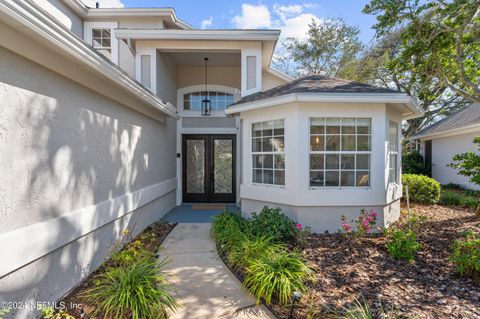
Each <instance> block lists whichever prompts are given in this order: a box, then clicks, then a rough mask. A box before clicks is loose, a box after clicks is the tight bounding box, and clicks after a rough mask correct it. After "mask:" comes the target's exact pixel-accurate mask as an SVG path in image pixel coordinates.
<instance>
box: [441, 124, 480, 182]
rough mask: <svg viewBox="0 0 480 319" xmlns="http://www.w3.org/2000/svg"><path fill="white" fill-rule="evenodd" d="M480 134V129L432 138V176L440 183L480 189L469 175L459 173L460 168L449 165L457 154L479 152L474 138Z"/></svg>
mask: <svg viewBox="0 0 480 319" xmlns="http://www.w3.org/2000/svg"><path fill="white" fill-rule="evenodd" d="M476 136H480V130H479V131H477V132H473V133H466V134H459V135H453V136H444V137H438V138H433V139H432V177H433V178H435V179H436V180H437V181H439V182H440V184H448V183H454V184H459V185H461V186H463V187H465V188H469V189H476V190H480V187H479V186H478V185H475V184H473V183H471V182H470V181H469V179H468V177H465V176H462V175H459V174H458V170H456V169H454V168H451V167H448V166H447V165H448V164H450V163H452V158H453V156H454V155H456V154H460V153H465V152H467V151H474V152H477V153H478V151H477V149H476V147H475V144H473V139H474V138H475V137H476Z"/></svg>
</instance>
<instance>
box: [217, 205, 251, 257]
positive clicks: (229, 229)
mask: <svg viewBox="0 0 480 319" xmlns="http://www.w3.org/2000/svg"><path fill="white" fill-rule="evenodd" d="M249 232H250V223H249V221H248V220H246V219H245V218H243V217H242V216H240V214H237V213H232V212H229V211H225V212H223V213H222V214H220V215H217V216H215V217H214V219H213V223H212V227H211V229H210V233H211V235H212V237H213V239H214V240H215V241H216V242H217V244H219V248H220V250H223V251H224V250H227V251H228V250H230V248H231V247H233V246H234V245H236V244H238V243H239V242H240V241H241V240H244V239H245V237H246V235H245V234H248V233H249Z"/></svg>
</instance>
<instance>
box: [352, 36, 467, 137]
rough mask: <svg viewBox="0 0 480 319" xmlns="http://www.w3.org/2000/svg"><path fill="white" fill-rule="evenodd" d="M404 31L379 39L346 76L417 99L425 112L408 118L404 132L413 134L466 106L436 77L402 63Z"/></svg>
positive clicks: (407, 135) (462, 100) (459, 97)
mask: <svg viewBox="0 0 480 319" xmlns="http://www.w3.org/2000/svg"><path fill="white" fill-rule="evenodd" d="M402 32H403V30H402V29H399V30H396V31H392V32H390V33H388V34H385V35H383V36H382V37H380V38H379V39H377V41H376V43H374V44H373V45H372V46H371V47H370V48H368V49H366V50H365V51H364V53H363V55H362V56H361V57H360V59H358V60H357V62H356V63H355V64H354V65H355V67H351V68H350V69H349V74H346V77H347V78H348V79H351V80H355V81H359V82H366V83H370V84H374V85H379V86H383V87H387V88H390V89H393V90H398V91H401V92H405V93H407V94H408V95H410V96H411V97H413V98H415V99H416V100H417V101H418V104H419V107H420V108H421V109H422V110H423V111H424V112H425V114H424V115H423V116H421V117H418V118H415V119H411V120H408V121H406V124H405V125H404V126H403V135H404V136H405V137H410V136H412V135H413V134H415V133H416V132H418V131H419V130H421V129H422V128H424V127H426V126H428V125H430V124H432V123H434V122H435V121H437V120H438V119H439V118H440V117H442V116H446V115H449V114H451V113H452V112H454V111H456V110H458V109H459V108H460V107H463V106H464V105H465V102H464V99H463V98H462V97H461V96H458V95H457V94H455V92H452V91H451V90H450V89H449V88H448V86H447V85H445V84H444V83H443V82H441V81H438V79H437V78H436V77H435V76H433V75H431V74H430V75H425V74H423V73H422V72H420V71H419V70H418V69H417V68H415V67H414V66H413V65H411V64H408V63H400V62H399V57H400V56H402V55H403V52H404V48H403V45H402ZM344 73H346V72H345V71H344Z"/></svg>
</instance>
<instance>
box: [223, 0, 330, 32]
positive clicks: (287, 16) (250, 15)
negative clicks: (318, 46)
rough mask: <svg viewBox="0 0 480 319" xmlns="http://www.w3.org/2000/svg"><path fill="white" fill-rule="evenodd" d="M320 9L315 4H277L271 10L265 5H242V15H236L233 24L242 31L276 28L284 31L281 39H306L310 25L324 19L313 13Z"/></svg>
mask: <svg viewBox="0 0 480 319" xmlns="http://www.w3.org/2000/svg"><path fill="white" fill-rule="evenodd" d="M316 8H318V5H317V4H315V3H309V2H305V3H302V4H300V3H291V4H286V5H284V4H278V3H275V4H274V5H273V7H272V8H271V9H269V8H268V7H267V6H265V5H263V4H257V5H255V4H249V3H244V4H242V14H241V15H236V16H235V17H234V18H233V19H232V23H233V25H234V26H235V27H236V28H240V29H257V28H275V29H280V30H281V31H282V33H281V35H280V37H281V39H282V40H283V39H286V38H289V37H295V38H298V39H304V38H305V37H306V36H307V31H308V25H309V24H310V23H311V22H312V20H315V21H317V22H321V21H322V19H320V18H319V17H317V16H316V15H315V14H313V13H312V10H314V9H316Z"/></svg>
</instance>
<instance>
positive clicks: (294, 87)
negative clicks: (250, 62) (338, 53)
mask: <svg viewBox="0 0 480 319" xmlns="http://www.w3.org/2000/svg"><path fill="white" fill-rule="evenodd" d="M292 93H402V92H400V91H395V90H390V89H387V88H383V87H379V86H374V85H370V84H365V83H359V82H353V81H348V80H343V79H338V78H331V77H326V76H323V75H316V74H315V75H307V76H304V77H301V78H299V79H295V80H293V81H290V82H287V83H284V84H282V85H279V86H276V87H274V88H271V89H269V90H266V91H262V92H258V93H254V94H251V95H248V96H245V97H243V98H242V99H240V100H239V101H237V102H236V103H233V104H232V105H231V106H234V105H238V104H244V103H249V102H254V101H259V100H263V99H267V98H272V97H277V96H282V95H288V94H292Z"/></svg>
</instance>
